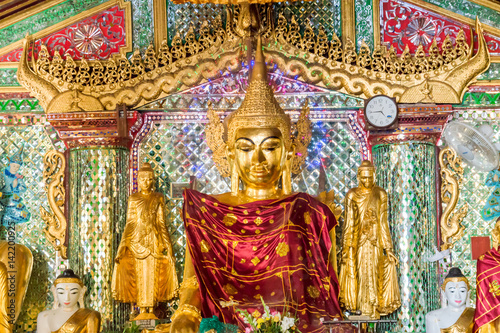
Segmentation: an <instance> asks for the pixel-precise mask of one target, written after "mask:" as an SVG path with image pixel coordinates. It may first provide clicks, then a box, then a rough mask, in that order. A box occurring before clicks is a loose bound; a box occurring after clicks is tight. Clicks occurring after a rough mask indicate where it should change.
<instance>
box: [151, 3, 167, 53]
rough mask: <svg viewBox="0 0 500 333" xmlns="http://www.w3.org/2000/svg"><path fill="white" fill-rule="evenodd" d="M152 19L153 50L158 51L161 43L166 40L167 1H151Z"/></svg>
mask: <svg viewBox="0 0 500 333" xmlns="http://www.w3.org/2000/svg"><path fill="white" fill-rule="evenodd" d="M153 19H154V43H155V49H156V50H159V49H160V47H161V42H163V41H164V40H167V38H168V27H167V1H165V0H153Z"/></svg>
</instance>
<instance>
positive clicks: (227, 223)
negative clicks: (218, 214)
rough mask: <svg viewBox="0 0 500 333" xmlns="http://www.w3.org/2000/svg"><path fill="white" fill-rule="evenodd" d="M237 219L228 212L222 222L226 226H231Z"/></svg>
mask: <svg viewBox="0 0 500 333" xmlns="http://www.w3.org/2000/svg"><path fill="white" fill-rule="evenodd" d="M237 221H238V218H237V217H236V216H235V215H234V214H233V213H229V214H227V215H226V216H224V218H223V219H222V222H224V225H225V226H226V227H231V226H232V225H233V224H235V223H236V222H237Z"/></svg>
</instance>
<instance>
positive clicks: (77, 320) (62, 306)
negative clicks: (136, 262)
mask: <svg viewBox="0 0 500 333" xmlns="http://www.w3.org/2000/svg"><path fill="white" fill-rule="evenodd" d="M86 291H87V288H86V287H85V286H84V285H83V282H82V280H81V279H80V277H78V275H76V274H75V273H74V272H73V271H72V270H71V269H67V270H65V271H64V272H63V273H62V274H61V275H59V276H58V277H57V279H56V280H55V281H54V285H53V286H52V293H53V294H54V309H53V310H47V311H43V312H40V313H39V314H38V318H37V332H38V333H98V332H100V331H101V314H100V313H99V312H97V311H94V310H92V309H85V307H84V304H83V299H84V296H85V292H86ZM78 304H80V305H78Z"/></svg>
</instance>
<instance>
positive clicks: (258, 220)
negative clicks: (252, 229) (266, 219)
mask: <svg viewBox="0 0 500 333" xmlns="http://www.w3.org/2000/svg"><path fill="white" fill-rule="evenodd" d="M254 222H255V224H256V225H261V224H262V219H261V218H260V217H257V218H256V219H255V220H254Z"/></svg>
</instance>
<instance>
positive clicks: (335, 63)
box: [18, 6, 490, 113]
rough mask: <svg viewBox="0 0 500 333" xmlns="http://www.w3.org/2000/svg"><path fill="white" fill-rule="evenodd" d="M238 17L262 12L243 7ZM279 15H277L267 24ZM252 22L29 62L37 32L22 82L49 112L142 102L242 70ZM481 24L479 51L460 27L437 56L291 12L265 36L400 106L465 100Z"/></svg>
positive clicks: (341, 85)
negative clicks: (128, 50)
mask: <svg viewBox="0 0 500 333" xmlns="http://www.w3.org/2000/svg"><path fill="white" fill-rule="evenodd" d="M245 8H246V9H245ZM239 15H240V16H241V15H246V16H249V15H255V14H254V13H253V12H249V11H248V7H245V6H242V7H241V10H240V14H239ZM271 17H272V15H271V14H270V12H268V13H267V20H266V22H271V20H270V18H271ZM245 21H247V20H239V19H238V18H233V16H232V12H229V13H228V22H227V24H226V28H223V26H222V22H221V20H220V19H218V20H216V21H215V23H214V24H213V25H212V26H209V25H208V23H206V22H205V23H204V24H203V25H202V26H201V28H200V30H199V31H198V32H197V33H195V31H194V30H193V29H192V28H191V29H190V30H189V31H188V32H187V33H186V35H185V36H184V39H183V38H181V36H180V35H178V34H177V35H176V36H175V37H174V39H173V40H172V43H171V45H170V46H169V45H168V43H167V41H163V43H162V44H161V47H160V48H159V50H155V49H154V47H153V45H150V46H149V47H148V49H147V50H146V52H145V54H144V55H141V54H140V53H139V51H136V52H134V54H133V55H132V57H131V58H130V59H127V58H125V57H124V56H122V58H119V59H109V60H107V61H92V62H87V61H85V60H82V61H80V62H77V61H73V59H71V57H66V59H65V60H63V59H62V57H61V56H60V55H59V54H57V53H56V54H55V56H54V57H53V59H49V56H48V52H47V50H46V49H44V48H43V47H42V49H41V51H40V54H39V57H38V60H37V61H36V63H34V64H31V65H30V64H29V62H28V60H27V59H28V54H27V50H28V49H29V46H30V43H31V42H32V41H31V39H30V38H29V37H28V38H26V40H25V47H24V51H23V55H22V58H21V61H20V63H19V71H18V80H19V82H20V83H21V84H22V85H24V86H25V87H26V88H27V89H28V90H30V91H31V92H32V94H33V95H34V96H35V97H36V98H37V99H38V100H39V101H40V104H41V105H42V107H43V108H44V110H45V111H46V112H47V113H62V112H78V111H96V110H114V109H115V108H116V106H117V105H126V106H128V107H130V108H132V107H139V106H141V105H144V104H146V103H148V102H151V101H153V100H156V99H159V98H162V97H164V96H167V95H168V94H171V93H174V92H177V91H179V90H184V89H187V88H189V87H193V86H195V85H199V84H201V83H204V82H207V81H208V80H210V79H214V78H217V77H220V76H221V75H223V74H224V73H227V72H235V71H238V70H240V69H241V68H242V62H243V60H244V59H246V56H247V55H246V52H245V50H244V49H245V45H246V44H247V43H248V42H249V40H250V41H251V40H252V39H253V37H252V36H253V35H252V31H250V29H251V27H249V26H242V25H241V24H242V22H245ZM257 21H259V22H260V18H257ZM301 31H304V32H303V33H301ZM476 31H477V33H478V38H477V41H478V45H477V52H476V54H474V55H473V47H471V46H469V45H468V44H467V43H466V42H465V36H464V33H463V31H461V32H460V33H459V34H458V35H457V36H456V38H455V39H456V42H455V44H453V43H452V42H451V38H450V37H449V36H448V37H447V38H446V39H445V41H444V42H443V44H442V45H441V50H440V49H439V48H438V46H437V44H436V43H435V42H434V43H433V44H432V45H431V47H430V49H429V50H428V54H426V52H425V51H424V50H423V47H419V48H418V49H417V51H416V53H415V54H414V55H411V54H410V53H409V51H408V49H406V50H405V51H404V52H403V54H402V55H401V56H398V55H397V54H396V52H395V51H394V49H389V50H387V48H385V47H378V48H376V49H375V50H374V51H373V52H371V50H370V49H369V48H368V46H367V45H366V44H363V45H362V46H361V48H360V50H359V51H356V48H355V46H354V43H353V42H352V41H350V40H349V39H347V42H346V43H345V45H342V43H341V41H340V39H339V38H338V37H337V36H335V35H334V36H333V38H332V40H328V38H327V36H326V32H325V31H324V30H323V29H322V28H321V27H320V28H319V30H318V31H314V29H313V28H312V26H311V24H309V23H308V24H306V26H305V27H300V26H299V25H298V23H297V22H296V20H295V18H294V17H292V19H291V21H290V22H287V20H286V19H285V17H284V16H283V15H279V17H278V20H277V22H276V24H275V23H274V22H271V23H269V24H267V25H266V26H261V29H260V30H259V33H260V34H262V36H263V38H264V41H265V43H264V49H265V51H266V52H265V54H266V60H267V61H268V63H272V64H275V65H276V66H277V67H278V68H279V70H280V71H282V72H284V74H285V75H287V76H291V77H296V78H298V79H299V80H301V81H304V82H307V83H311V84H315V85H319V86H323V87H326V88H329V89H332V90H338V91H341V92H344V93H347V94H350V95H354V96H359V97H362V98H369V97H372V96H374V95H377V94H385V95H388V96H392V97H395V98H396V100H397V101H398V102H399V103H460V102H461V100H462V97H463V94H464V93H465V91H466V89H467V87H468V86H469V85H470V84H471V83H472V82H473V81H474V80H475V78H476V77H477V76H478V75H479V74H481V73H483V72H484V71H485V70H486V69H487V68H488V67H489V65H490V55H489V52H488V49H487V47H486V42H485V40H484V36H483V34H482V28H481V24H480V22H479V21H478V20H476ZM196 36H198V37H196ZM249 36H250V37H249ZM472 40H473V39H472Z"/></svg>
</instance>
